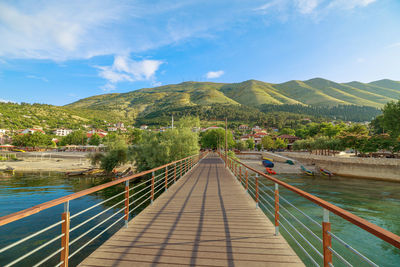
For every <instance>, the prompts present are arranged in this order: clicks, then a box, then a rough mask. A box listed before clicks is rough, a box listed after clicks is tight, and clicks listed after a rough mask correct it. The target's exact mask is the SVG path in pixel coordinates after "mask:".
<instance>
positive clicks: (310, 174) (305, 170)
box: [301, 165, 314, 176]
mask: <svg viewBox="0 0 400 267" xmlns="http://www.w3.org/2000/svg"><path fill="white" fill-rule="evenodd" d="M301 170H302V171H303V172H304V173H305V174H307V175H309V176H314V172H313V171H310V170H308V169H306V168H305V167H304V166H303V165H301Z"/></svg>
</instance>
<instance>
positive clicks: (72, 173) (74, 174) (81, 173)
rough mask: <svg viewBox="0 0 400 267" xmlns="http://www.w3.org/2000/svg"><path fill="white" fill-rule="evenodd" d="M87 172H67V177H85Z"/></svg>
mask: <svg viewBox="0 0 400 267" xmlns="http://www.w3.org/2000/svg"><path fill="white" fill-rule="evenodd" d="M85 172H86V171H76V172H66V173H65V175H66V176H78V175H83V174H84V173H85Z"/></svg>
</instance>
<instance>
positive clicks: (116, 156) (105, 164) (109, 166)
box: [100, 148, 129, 173]
mask: <svg viewBox="0 0 400 267" xmlns="http://www.w3.org/2000/svg"><path fill="white" fill-rule="evenodd" d="M128 159H129V158H128V150H127V149H126V148H117V149H113V150H111V151H108V152H107V153H106V154H105V155H104V157H102V158H101V163H100V167H101V168H102V169H103V170H105V171H106V172H108V173H110V172H112V171H113V170H114V169H115V168H116V167H118V166H121V165H123V164H124V163H126V162H127V161H128Z"/></svg>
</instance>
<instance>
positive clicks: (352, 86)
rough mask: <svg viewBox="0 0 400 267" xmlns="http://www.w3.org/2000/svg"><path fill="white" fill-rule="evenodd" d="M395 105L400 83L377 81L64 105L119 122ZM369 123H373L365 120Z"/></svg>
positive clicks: (201, 86)
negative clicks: (171, 113) (272, 108)
mask: <svg viewBox="0 0 400 267" xmlns="http://www.w3.org/2000/svg"><path fill="white" fill-rule="evenodd" d="M397 99H400V83H399V82H396V81H390V80H381V81H376V82H372V83H368V84H364V83H360V82H351V83H346V84H341V83H335V82H332V81H329V80H325V79H321V78H315V79H311V80H307V81H289V82H286V83H281V84H272V83H265V82H261V81H256V80H249V81H245V82H242V83H211V82H184V83H180V84H174V85H165V86H160V87H155V88H145V89H140V90H136V91H132V92H128V93H121V94H105V95H99V96H94V97H89V98H85V99H82V100H79V101H77V102H75V103H72V104H70V105H67V107H71V108H86V109H95V110H104V111H113V112H116V113H118V114H120V115H122V116H123V115H125V116H129V117H135V118H143V117H146V116H147V114H151V113H153V112H157V111H160V110H165V109H171V108H181V107H195V106H198V105H200V106H211V105H215V104H224V105H239V104H241V105H244V106H249V107H253V108H259V107H260V106H261V105H265V104H269V105H302V106H310V105H311V106H315V107H320V108H321V110H322V109H323V108H324V107H329V108H332V107H335V106H339V105H342V106H345V105H356V106H368V107H373V108H374V109H376V108H381V107H382V106H383V105H384V104H385V103H387V102H389V101H396V100H397ZM342 109H343V108H342ZM374 109H370V110H368V111H367V110H365V111H366V112H367V113H368V112H369V114H374V115H375V113H376V112H377V111H376V110H375V111H372V110H374ZM359 111H362V110H359ZM374 112H375V113H374ZM333 116H335V115H333ZM342 117H343V118H345V117H346V116H342ZM368 118H369V119H371V118H370V116H369V115H368ZM363 119H364V118H363Z"/></svg>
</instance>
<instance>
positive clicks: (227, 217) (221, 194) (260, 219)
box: [80, 156, 304, 267]
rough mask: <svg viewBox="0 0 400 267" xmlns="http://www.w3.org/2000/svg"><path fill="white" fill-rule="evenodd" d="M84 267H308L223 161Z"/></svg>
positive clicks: (169, 195) (192, 176)
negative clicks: (278, 232)
mask: <svg viewBox="0 0 400 267" xmlns="http://www.w3.org/2000/svg"><path fill="white" fill-rule="evenodd" d="M80 266H246V267H249V266H304V264H303V263H302V262H301V260H300V259H299V257H298V256H297V255H296V254H295V253H294V251H293V250H292V249H291V248H290V247H289V245H288V244H287V242H286V241H285V240H284V239H283V238H282V237H281V236H274V226H273V225H272V223H271V222H270V221H269V220H268V219H267V217H266V216H265V215H264V214H263V212H262V211H261V210H260V209H256V207H255V203H254V201H253V200H251V199H250V197H249V196H248V195H247V194H246V193H245V191H244V190H243V188H242V187H241V186H240V184H239V183H238V182H237V181H236V180H235V178H234V177H233V176H232V174H231V173H230V172H229V171H228V170H226V169H225V168H224V163H223V161H222V160H221V159H220V158H218V157H217V156H208V157H207V158H205V159H203V160H202V161H201V162H200V163H199V164H198V165H197V166H196V167H195V168H194V169H193V170H192V171H191V172H190V173H188V174H187V175H186V176H185V177H183V178H182V179H180V180H179V181H178V182H177V183H176V184H175V185H174V186H172V187H171V188H170V189H168V191H167V192H166V193H164V194H163V195H162V196H161V197H159V198H158V199H157V200H156V201H155V202H154V204H153V205H152V206H149V207H148V208H146V209H145V210H144V211H143V212H142V213H140V214H139V215H138V216H137V217H136V218H134V219H133V220H132V221H130V222H129V226H128V228H123V229H121V230H119V231H118V232H117V233H116V234H115V235H114V236H112V237H111V238H110V239H109V240H108V241H106V242H105V243H104V244H103V245H102V246H100V247H99V248H98V249H97V250H96V251H95V252H93V253H92V254H91V255H90V256H89V257H88V258H86V259H85V260H84V261H83V262H82V263H81V264H80Z"/></svg>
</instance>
